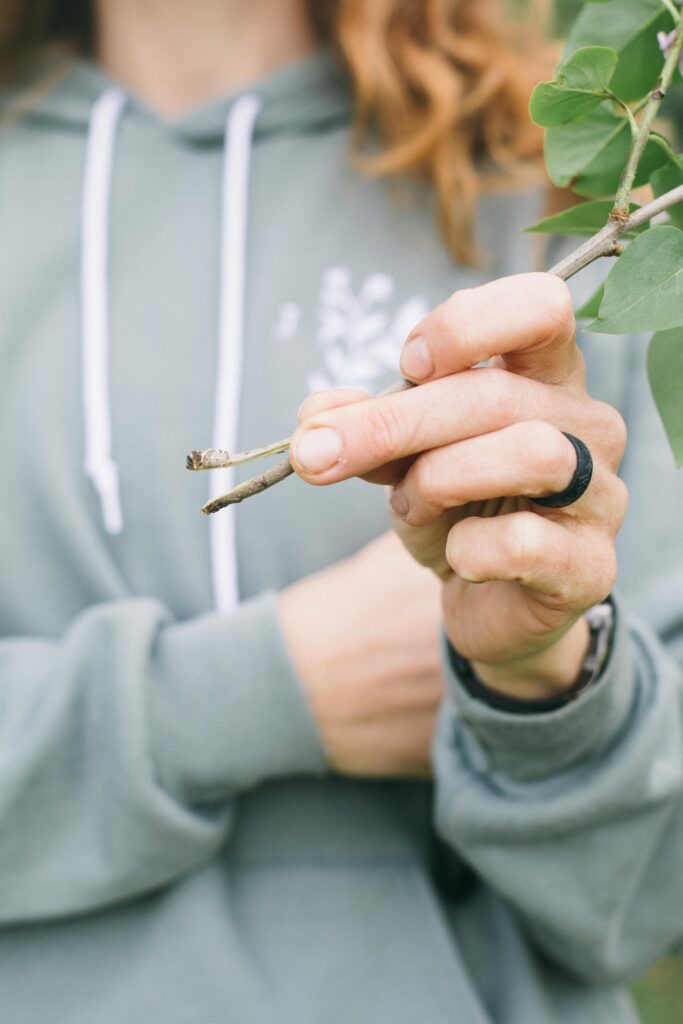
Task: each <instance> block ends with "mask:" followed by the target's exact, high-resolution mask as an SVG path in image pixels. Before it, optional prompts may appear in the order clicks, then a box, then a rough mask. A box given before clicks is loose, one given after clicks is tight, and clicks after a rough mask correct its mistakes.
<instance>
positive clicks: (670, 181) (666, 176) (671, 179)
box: [650, 161, 683, 228]
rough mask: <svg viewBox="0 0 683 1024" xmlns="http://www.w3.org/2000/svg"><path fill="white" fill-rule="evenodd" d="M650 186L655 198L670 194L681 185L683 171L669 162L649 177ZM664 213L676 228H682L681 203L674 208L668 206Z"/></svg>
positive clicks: (682, 205) (682, 209) (682, 207)
mask: <svg viewBox="0 0 683 1024" xmlns="http://www.w3.org/2000/svg"><path fill="white" fill-rule="evenodd" d="M650 184H651V185H652V191H653V192H654V194H655V196H663V195H664V193H665V192H670V191H671V189H672V188H678V186H679V185H683V170H682V169H681V168H680V167H679V166H678V164H674V163H672V162H671V161H669V163H666V164H664V166H663V167H659V168H658V169H657V170H656V171H655V172H654V174H651V175H650ZM666 212H667V214H668V216H669V217H670V218H671V222H672V223H673V224H675V225H676V227H677V228H683V203H676V205H675V206H670V207H669V209H668V210H667V211H666Z"/></svg>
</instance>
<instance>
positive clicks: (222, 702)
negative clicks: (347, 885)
mask: <svg viewBox="0 0 683 1024" xmlns="http://www.w3.org/2000/svg"><path fill="white" fill-rule="evenodd" d="M324 770H325V756H324V751H323V748H322V745H321V743H320V740H319V738H318V735H317V732H316V729H315V726H314V722H313V719H312V716H311V714H310V711H309V708H308V704H307V702H306V699H305V696H304V694H303V691H302V689H301V686H300V684H299V681H298V679H297V677H296V675H295V673H294V669H293V667H292V665H291V662H290V659H289V656H288V654H287V651H286V649H285V646H284V642H283V640H282V638H281V634H280V631H279V626H278V621H277V613H276V601H275V597H274V595H273V594H266V595H262V596H260V597H258V598H255V599H253V600H250V601H248V602H246V603H244V604H243V605H241V606H240V607H239V608H238V609H237V611H236V612H234V613H233V614H232V615H230V616H223V615H220V614H216V613H211V614H207V615H203V616H201V617H198V618H195V619H192V620H189V621H187V622H182V623H179V622H175V621H173V619H172V617H171V616H170V614H169V613H168V611H167V610H166V609H165V608H164V606H162V605H160V604H159V603H158V602H156V601H154V600H148V599H132V600H122V601H116V602H112V603H107V604H101V605H97V606H95V607H93V608H91V609H89V610H87V611H86V612H84V613H83V614H82V615H81V616H80V617H78V618H77V619H76V620H75V621H74V622H73V623H72V624H71V626H70V628H69V629H68V630H67V632H66V633H65V635H64V636H63V637H62V638H61V639H60V640H58V641H51V640H46V639H39V638H34V637H20V638H4V639H2V640H0V922H3V923H9V922H13V921H26V920H31V919H34V918H49V917H52V916H56V915H62V914H69V913H76V912H80V911H84V910H90V909H93V908H95V907H98V906H102V905H106V904H108V903H112V902H114V901H117V900H120V899H122V898H125V897H129V896H133V895H135V894H139V893H143V892H145V891H148V890H150V889H153V888H155V887H158V886H160V885H163V884H164V883H167V882H169V881H171V880H172V879H174V878H176V877H177V876H179V875H180V874H182V873H183V872H185V871H187V870H188V869H190V868H192V867H193V866H194V865H197V864H199V863H201V862H203V861H205V860H207V859H208V858H209V857H210V856H211V855H212V854H213V853H214V851H215V850H216V849H217V848H218V847H219V846H220V845H221V844H222V843H223V842H224V841H225V839H226V837H227V836H228V834H229V832H230V829H231V824H232V820H233V813H234V810H233V805H232V803H231V798H232V797H233V796H234V795H235V794H237V793H239V792H240V791H242V790H245V789H248V788H249V787H251V786H255V785H257V784H258V783H259V782H261V781H263V780H265V779H269V778H277V777H281V776H284V775H291V774H296V773H319V772H323V771H324Z"/></svg>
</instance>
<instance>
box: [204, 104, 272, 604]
mask: <svg viewBox="0 0 683 1024" xmlns="http://www.w3.org/2000/svg"><path fill="white" fill-rule="evenodd" d="M260 107H261V101H260V99H259V98H258V96H255V95H253V94H251V93H249V94H247V95H245V96H242V97H240V99H238V100H237V101H236V102H235V103H234V105H233V107H232V108H231V110H230V113H229V115H228V119H227V123H226V128H225V148H224V157H223V181H222V189H221V257H220V305H219V320H218V332H219V333H218V367H217V372H216V398H215V404H214V428H213V446H214V448H225V449H227V450H228V451H231V450H233V449H234V448H235V446H236V443H237V424H238V417H239V397H240V384H241V376H242V333H243V327H244V297H245V296H244V286H245V269H246V245H247V219H248V206H249V163H250V157H251V141H252V136H253V131H254V125H255V123H256V118H257V117H258V112H259V109H260ZM209 475H210V477H211V481H210V489H209V499H211V498H215V497H216V496H217V495H219V494H222V493H224V492H225V491H228V490H230V488H231V487H232V486H233V477H234V469H221V470H218V471H217V472H215V473H211V474H209ZM209 529H210V531H211V534H210V536H211V568H212V575H213V591H214V602H215V605H216V608H217V609H218V610H219V611H221V612H229V611H232V610H233V609H234V608H235V606H236V605H237V603H238V601H239V581H238V566H237V555H236V549H235V515H234V509H233V508H228V509H226V510H224V511H223V512H221V513H220V515H215V516H211V520H210V526H209Z"/></svg>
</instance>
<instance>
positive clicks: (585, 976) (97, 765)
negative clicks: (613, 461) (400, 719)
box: [0, 55, 683, 1024]
mask: <svg viewBox="0 0 683 1024" xmlns="http://www.w3.org/2000/svg"><path fill="white" fill-rule="evenodd" d="M13 101H14V97H13V95H12V94H11V93H9V92H8V93H6V94H5V96H4V98H3V102H4V103H5V104H6V105H10V104H11V103H12V102H13ZM350 114H351V107H350V99H349V95H348V91H347V88H346V86H345V84H344V82H343V80H342V79H341V78H340V77H339V75H338V74H337V73H336V71H335V70H334V67H333V65H332V63H331V62H330V60H329V59H328V58H327V57H326V56H325V55H319V56H316V57H314V58H312V59H311V60H308V61H306V62H304V63H303V64H301V65H299V66H296V67H293V68H290V69H288V70H285V71H284V72H281V73H278V74H277V75H274V76H272V77H271V78H269V79H267V80H265V81H263V82H260V83H256V84H255V86H254V87H253V89H250V90H246V91H245V92H242V93H240V94H239V95H235V96H230V97H227V98H224V99H220V100H218V101H217V102H214V103H210V104H208V105H207V106H205V107H203V108H201V109H198V110H196V111H194V112H192V113H190V114H189V115H187V116H184V117H181V118H179V119H177V120H175V121H173V122H170V123H169V122H167V121H164V120H162V119H160V118H159V117H158V116H156V115H155V114H154V113H153V112H152V111H150V110H149V109H147V108H146V107H145V105H144V104H143V103H141V102H140V101H139V100H137V99H136V98H135V97H131V96H127V95H126V94H125V93H124V92H123V91H122V90H121V89H120V88H119V86H118V85H117V84H116V83H114V82H112V81H110V80H109V79H107V78H106V77H105V76H103V75H102V74H101V73H100V72H99V71H98V70H97V69H95V68H94V67H92V66H90V65H88V64H81V65H78V66H76V67H75V68H74V70H73V71H72V72H71V73H70V74H69V75H68V76H67V77H66V78H65V79H64V80H63V81H62V82H61V84H60V85H59V86H58V87H57V88H56V89H55V90H54V91H53V92H52V93H51V94H50V95H49V96H47V97H45V98H43V99H42V100H39V101H36V103H35V104H34V105H33V107H32V108H31V109H30V111H29V112H28V113H26V114H24V115H23V116H21V117H20V118H17V119H14V120H12V121H11V122H10V123H9V124H7V125H6V126H5V127H4V128H3V129H2V132H1V134H0V239H1V241H0V428H1V431H2V447H1V452H2V454H1V456H0V493H1V494H2V503H1V504H0V567H1V572H0V922H1V924H2V927H1V928H0V1020H1V1021H2V1022H3V1024H4V1022H5V1021H7V1022H8V1024H10V1022H11V1024H44V1022H47V1021H49V1022H50V1024H123V1022H129V1021H138V1020H139V1021H143V1020H144V1021H163V1022H164V1024H196V1022H201V1024H214V1022H215V1024H219V1022H236V1024H249V1022H254V1024H263V1022H266V1021H268V1022H270V1021H273V1020H277V1021H281V1022H283V1024H285V1022H287V1024H290V1022H291V1024H304V1022H311V1024H349V1022H368V1024H370V1022H372V1024H417V1022H420V1024H423V1022H425V1024H426V1022H428V1024H553V1022H558V1024H587V1022H591V1024H624V1022H625V1021H628V1020H631V1019H632V1018H631V1012H632V1011H631V1010H630V1009H629V1007H628V1004H627V1001H626V999H625V997H624V996H623V995H622V994H621V991H620V986H621V985H622V984H623V983H624V982H625V981H627V980H628V979H629V978H631V977H632V976H633V975H634V974H636V973H638V972H639V971H641V970H642V969H643V968H644V967H645V966H647V964H648V963H649V962H650V961H652V960H653V959H654V958H656V957H657V956H659V955H660V954H661V953H662V952H663V951H664V950H666V949H667V948H670V947H671V946H672V945H674V944H675V943H676V942H680V940H681V936H682V935H683V871H681V866H682V864H683V812H682V806H681V786H682V765H681V668H680V664H679V662H677V661H676V660H675V654H676V652H677V651H678V653H679V654H681V653H682V652H683V645H682V643H681V638H682V637H683V585H682V582H681V581H682V579H683V531H682V530H681V525H680V524H681V510H682V508H683V481H682V479H681V477H680V476H679V475H677V474H676V472H675V470H674V468H673V461H672V459H671V457H670V454H669V452H668V450H667V447H666V443H665V441H664V438H663V434H662V431H661V428H660V426H659V423H658V421H657V418H656V415H655V412H654V410H653V407H652V403H651V400H650V398H649V395H648V393H647V389H646V386H645V383H644V372H643V368H642V364H643V352H644V347H643V339H641V338H633V339H629V340H627V341H625V340H623V339H614V338H595V337H590V338H587V339H586V344H585V349H586V356H587V360H588V365H589V377H590V381H591V386H592V389H593V391H594V393H595V394H597V395H598V396H599V397H604V398H606V399H607V400H609V401H612V402H613V403H614V404H617V405H618V406H619V407H620V408H621V409H622V411H623V412H624V414H625V415H626V417H627V420H628V422H629V423H630V424H631V426H632V428H633V432H632V440H631V445H630V449H629V453H628V456H627V459H626V463H625V476H626V479H627V482H629V483H630V485H631V487H632V495H633V496H632V511H631V516H630V519H629V521H628V524H627V525H626V527H625V529H624V531H623V534H622V545H621V556H622V579H621V592H622V597H621V598H620V599H618V600H617V627H616V637H615V642H614V645H613V650H612V654H611V657H610V660H609V663H608V665H607V667H606V669H605V670H604V672H603V675H602V677H601V679H600V680H599V682H598V683H597V684H596V685H595V686H593V687H592V688H591V689H589V690H587V691H586V692H585V693H584V694H583V695H582V696H581V697H580V698H579V699H578V700H576V701H575V702H573V703H572V704H570V705H568V706H567V707H565V708H564V709H563V710H560V711H554V712H549V713H543V714H537V715H523V716H522V715H515V714H512V713H509V712H503V711H496V710H493V709H491V708H489V707H487V706H486V705H484V704H482V703H479V702H477V701H476V700H475V699H473V698H471V697H469V696H468V695H467V694H466V692H465V690H464V689H463V688H462V687H461V685H460V682H459V680H458V678H457V676H456V674H455V673H454V671H453V670H452V668H451V667H450V666H449V664H448V662H446V671H447V673H448V683H449V696H448V698H447V699H446V701H445V702H444V705H443V709H442V714H441V717H440V727H439V732H438V736H437V739H436V742H435V749H434V754H435V757H434V765H435V768H434V771H435V783H434V785H433V786H432V785H431V784H427V783H424V782H418V781H414V782H413V781H387V782H378V781H366V780H362V779H349V778H343V777H340V776H338V775H335V774H333V773H332V772H330V771H329V770H328V769H327V767H326V762H325V754H324V750H323V748H322V745H321V741H320V738H319V736H318V735H317V732H316V728H315V725H314V722H313V719H312V716H311V714H310V711H309V708H308V706H307V703H306V699H305V696H304V691H303V688H302V686H301V684H300V681H299V680H298V678H297V676H296V672H295V670H294V668H293V665H292V663H291V661H290V659H289V656H288V653H287V650H286V648H285V645H284V643H283V639H282V636H281V633H280V631H279V627H278V621H277V616H276V611H275V600H274V593H275V592H276V591H277V590H278V589H279V588H282V587H283V586H285V585H287V584H288V583H290V582H291V581H292V580H295V579H296V578H298V577H301V576H303V575H305V574H308V573H310V572H312V571H314V570H317V569H319V568H321V567H323V566H325V565H328V564H330V563H332V562H334V561H336V560H338V559H340V558H342V557H344V556H346V555H348V554H350V553H352V552H354V551H355V550H357V549H358V548H359V547H360V546H361V545H362V544H363V543H365V542H366V541H368V540H369V539H371V538H372V537H373V536H375V535H377V534H378V533H380V532H382V531H383V530H384V529H385V528H386V516H385V511H384V507H383V498H382V495H381V493H380V492H379V490H378V489H374V488H371V487H368V486H366V485H364V484H361V483H360V482H358V481H352V482H349V483H346V484H343V485H340V486H338V487H335V488H330V489H327V490H319V489H315V488H309V487H307V486H306V485H304V484H303V483H301V482H300V481H298V480H296V479H293V480H290V481H288V482H287V483H285V484H282V485H281V486H279V487H278V488H275V489H273V490H272V491H271V492H269V493H267V494H265V495H263V496H261V497H260V498H258V499H255V500H254V501H253V502H251V503H248V505H247V506H244V507H239V508H238V509H237V510H236V512H235V511H232V512H228V513H221V514H220V515H219V516H216V517H214V518H213V519H212V521H211V522H207V520H205V519H204V518H203V517H202V516H201V514H200V513H199V508H200V506H201V505H202V504H203V502H204V501H205V499H206V489H207V487H208V486H210V487H211V489H212V490H214V491H215V490H216V489H222V488H223V487H225V486H226V485H227V484H228V483H229V474H227V473H224V474H223V479H219V480H216V478H215V477H213V478H212V479H211V481H209V480H208V476H209V475H210V474H198V475H190V474H187V473H186V472H185V470H184V468H183V456H184V454H185V452H186V451H187V450H188V449H190V448H193V447H202V446H205V445H208V444H210V443H212V442H214V443H216V444H218V445H220V446H221V447H228V448H230V447H236V446H238V447H252V446H254V445H257V444H258V443H262V442H263V441H265V440H268V439H270V438H276V437H280V436H285V435H286V434H287V433H288V432H289V431H290V430H291V427H292V423H293V421H294V418H295V413H296V408H297V406H298V404H299V402H300V400H301V398H302V397H303V396H304V395H306V394H307V393H308V392H309V391H311V390H312V389H315V388H319V387H331V386H340V385H343V386H361V387H367V388H369V389H371V390H379V389H381V388H382V387H384V386H385V385H386V384H387V383H389V382H390V381H391V380H393V379H394V378H395V376H396V373H397V369H396V368H397V360H398V353H399V351H400V347H401V343H402V341H403V339H404V337H405V335H406V333H407V332H408V330H409V329H410V328H411V327H412V326H413V325H414V323H415V322H416V321H417V320H418V319H419V318H420V317H421V316H422V315H423V314H424V312H426V311H427V310H428V309H429V308H430V307H432V306H433V305H435V304H436V303H437V302H439V301H441V300H442V299H443V298H444V297H445V296H446V295H448V294H450V292H452V291H453V290H454V289H455V288H457V287H461V286H464V285H470V284H474V283H477V282H481V281H483V280H485V279H487V278H489V277H492V276H494V275H498V274H501V273H509V272H514V271H517V270H523V269H526V268H527V267H528V266H529V253H528V246H527V243H526V241H525V240H524V236H522V234H521V228H522V227H523V226H524V225H526V224H529V223H531V222H532V221H533V220H534V219H535V217H536V216H537V212H538V210H537V207H538V205H539V200H538V197H537V196H535V195H525V194H519V193H516V194H507V195H498V196H493V197H490V198H488V199H487V200H486V201H485V202H484V204H483V207H482V211H481V217H480V238H481V244H482V246H483V248H484V250H485V251H487V252H488V254H489V257H490V259H489V263H488V265H487V267H486V268H485V269H484V270H478V271H472V270H467V269H464V268H462V267H458V266H455V265H453V264H452V262H451V261H450V260H449V259H448V258H447V256H446V255H445V253H444V252H443V250H442V248H441V247H440V245H439V243H438V240H437V238H436V233H435V230H434V226H433V218H432V208H431V201H430V199H429V196H428V195H426V194H424V193H421V192H420V191H419V190H418V189H415V190H410V195H408V196H407V197H406V196H403V197H399V198H398V199H397V198H396V197H394V196H393V195H392V194H391V192H390V190H389V189H388V188H387V186H386V185H385V184H384V183H382V182H379V181H372V180H368V179H366V178H364V177H362V176H360V175H359V174H358V173H356V172H355V171H353V170H352V169H351V168H350V166H349V164H348V161H347V149H348V143H349V126H350ZM589 276H590V275H589ZM585 288H590V282H589V283H587V284H586V285H585ZM226 477H228V479H226ZM653 627H654V629H653ZM654 630H658V631H659V634H660V637H661V639H658V638H657V636H656V634H655V632H654Z"/></svg>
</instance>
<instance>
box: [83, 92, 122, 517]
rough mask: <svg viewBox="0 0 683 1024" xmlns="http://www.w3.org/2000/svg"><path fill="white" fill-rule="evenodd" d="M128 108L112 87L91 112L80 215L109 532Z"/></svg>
mask: <svg viewBox="0 0 683 1024" xmlns="http://www.w3.org/2000/svg"><path fill="white" fill-rule="evenodd" d="M125 105H126V95H125V93H123V92H122V91H121V90H120V89H108V90H107V91H106V92H105V93H103V94H102V95H101V96H100V97H99V99H98V100H97V102H96V103H95V105H94V107H93V109H92V113H91V115H90V124H89V127H88V139H87V143H86V151H85V168H84V178H83V201H82V213H81V217H82V220H81V331H82V339H81V340H82V360H83V362H82V387H83V419H84V429H85V461H84V470H85V473H86V475H87V476H88V477H89V478H90V479H91V480H92V483H93V486H94V488H95V490H96V491H97V494H98V496H99V499H100V505H101V508H102V519H103V521H104V528H105V530H106V531H107V533H120V532H121V530H122V529H123V512H122V510H121V497H120V494H119V473H118V467H117V465H116V463H115V462H114V459H113V458H112V451H111V437H112V431H111V411H110V401H109V303H108V269H109V201H110V192H111V172H112V163H113V159H114V143H115V139H116V131H117V128H118V123H119V120H120V118H121V114H122V113H123V109H124V107H125Z"/></svg>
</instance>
